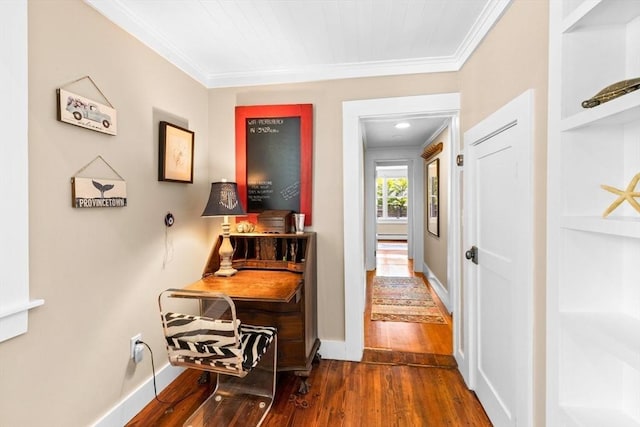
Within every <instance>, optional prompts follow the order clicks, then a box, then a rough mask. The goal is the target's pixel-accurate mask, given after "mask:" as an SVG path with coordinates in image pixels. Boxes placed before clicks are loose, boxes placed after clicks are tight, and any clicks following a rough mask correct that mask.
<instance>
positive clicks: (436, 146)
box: [420, 142, 444, 161]
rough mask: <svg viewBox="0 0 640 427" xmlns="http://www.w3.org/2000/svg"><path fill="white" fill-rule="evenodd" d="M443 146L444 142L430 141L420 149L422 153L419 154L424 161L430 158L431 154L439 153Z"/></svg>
mask: <svg viewBox="0 0 640 427" xmlns="http://www.w3.org/2000/svg"><path fill="white" fill-rule="evenodd" d="M443 148H444V144H443V143H442V142H438V143H435V142H434V143H432V144H429V145H427V146H426V147H425V148H424V150H422V154H421V155H420V157H422V158H423V159H424V160H425V161H428V160H429V159H430V158H432V157H433V156H435V155H436V154H438V153H441V152H442V150H443Z"/></svg>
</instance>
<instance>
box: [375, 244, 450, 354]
mask: <svg viewBox="0 0 640 427" xmlns="http://www.w3.org/2000/svg"><path fill="white" fill-rule="evenodd" d="M374 276H396V277H414V276H419V277H421V278H422V279H423V280H424V282H425V283H426V285H427V288H428V289H429V290H430V291H431V295H432V296H433V300H434V301H435V302H436V303H437V304H438V306H439V307H440V310H441V311H442V313H443V314H444V315H445V318H446V321H447V324H445V325H441V324H435V323H405V322H386V321H385V322H383V321H372V320H371V304H370V301H371V281H372V280H373V277H374ZM364 342H365V347H367V348H375V349H383V350H392V351H404V352H411V353H429V354H446V355H452V354H453V319H452V318H451V316H450V315H449V313H448V312H447V309H446V308H445V306H444V304H442V302H441V301H440V298H438V295H437V294H436V293H435V291H434V290H433V288H432V287H431V285H430V284H429V282H428V281H427V280H426V279H425V278H424V275H422V273H418V274H415V273H414V272H413V261H412V260H410V259H408V258H407V246H406V242H404V243H402V242H379V244H378V248H377V257H376V269H375V270H374V271H369V272H367V305H366V308H365V336H364Z"/></svg>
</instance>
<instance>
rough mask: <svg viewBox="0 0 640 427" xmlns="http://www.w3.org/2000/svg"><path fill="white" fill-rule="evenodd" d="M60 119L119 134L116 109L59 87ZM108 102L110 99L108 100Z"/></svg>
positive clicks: (107, 132) (76, 124)
mask: <svg viewBox="0 0 640 427" xmlns="http://www.w3.org/2000/svg"><path fill="white" fill-rule="evenodd" d="M56 93H57V97H58V116H57V118H58V120H59V121H61V122H64V123H69V124H72V125H75V126H80V127H83V128H86V129H91V130H95V131H98V132H102V133H106V134H108V135H116V134H117V125H118V122H117V118H116V117H117V116H116V110H115V109H114V108H113V107H112V106H110V105H105V104H100V103H99V102H96V101H93V100H91V99H89V98H85V97H84V96H80V95H78V94H75V93H73V92H69V91H68V90H65V89H57V91H56ZM107 102H108V101H107Z"/></svg>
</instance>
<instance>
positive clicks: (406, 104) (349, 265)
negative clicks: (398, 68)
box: [334, 93, 460, 361]
mask: <svg viewBox="0 0 640 427" xmlns="http://www.w3.org/2000/svg"><path fill="white" fill-rule="evenodd" d="M459 112H460V94H459V93H443V94H434V95H416V96H406V97H395V98H378V99H367V100H359V101H345V102H343V103H342V159H343V161H342V179H343V193H342V194H343V227H344V228H343V230H344V231H343V232H344V242H343V245H344V246H343V248H344V298H345V304H344V306H345V308H344V322H345V331H344V333H345V341H344V348H343V349H342V351H343V354H342V355H343V356H344V357H343V358H344V359H345V360H353V361H360V360H362V354H363V351H364V309H365V293H366V265H365V225H364V224H365V220H366V217H365V214H366V212H365V203H364V194H365V193H364V192H365V188H364V147H363V138H362V137H363V135H362V128H361V124H360V121H361V119H364V118H368V117H376V116H381V115H395V114H424V113H429V114H432V115H434V116H441V117H456V118H457V117H458V115H459ZM452 132H458V129H454V130H452ZM452 157H454V156H452ZM347 159H351V161H347ZM449 256H450V258H449V260H450V261H451V262H456V265H459V264H458V263H459V262H460V261H459V260H458V261H453V260H454V259H459V256H458V254H451V250H450V251H449ZM451 286H452V287H453V288H455V287H456V286H459V283H452V284H451ZM455 294H457V292H454V295H455ZM455 339H456V337H455V333H454V341H455ZM334 350H336V351H337V352H340V351H338V349H337V348H334Z"/></svg>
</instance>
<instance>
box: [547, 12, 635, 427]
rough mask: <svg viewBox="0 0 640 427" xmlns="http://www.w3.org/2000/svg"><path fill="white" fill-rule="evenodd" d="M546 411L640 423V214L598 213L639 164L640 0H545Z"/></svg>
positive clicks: (628, 425) (562, 426) (598, 423)
mask: <svg viewBox="0 0 640 427" xmlns="http://www.w3.org/2000/svg"><path fill="white" fill-rule="evenodd" d="M549 9H550V13H549V31H550V32H549V88H550V91H549V108H548V110H549V118H548V125H549V135H548V146H547V152H548V157H547V165H548V179H547V194H548V213H549V215H548V222H547V225H548V234H547V241H548V246H547V266H548V274H547V365H546V368H547V378H546V379H547V402H546V404H547V418H546V420H545V425H548V426H553V427H569V426H580V427H603V426H616V427H640V281H639V280H638V256H639V255H640V215H638V214H637V213H636V212H635V210H633V209H632V208H631V207H629V206H628V203H627V202H624V206H622V207H621V208H620V209H617V210H616V211H614V212H613V213H611V215H609V216H608V217H607V218H602V217H601V216H600V215H601V214H602V212H604V210H605V209H606V208H607V206H609V205H610V204H611V203H613V202H614V200H615V199H616V197H617V196H616V195H614V194H609V193H607V192H605V191H602V190H600V186H601V185H602V184H609V185H613V186H614V187H617V188H621V189H624V188H625V187H626V186H627V185H628V184H627V183H628V182H629V180H630V179H631V177H633V176H634V175H635V174H636V173H638V172H639V171H640V90H636V91H633V92H630V93H627V94H625V95H622V96H619V97H617V98H615V99H612V100H610V101H608V102H605V103H602V104H600V105H598V106H596V107H593V108H582V105H581V103H582V102H583V101H584V100H587V99H589V98H590V97H592V96H594V95H596V93H598V91H600V90H602V89H604V88H605V87H607V86H608V85H611V84H614V83H617V82H619V81H621V80H624V79H631V78H635V77H640V0H583V1H580V0H559V1H555V0H552V1H550V2H549Z"/></svg>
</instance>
